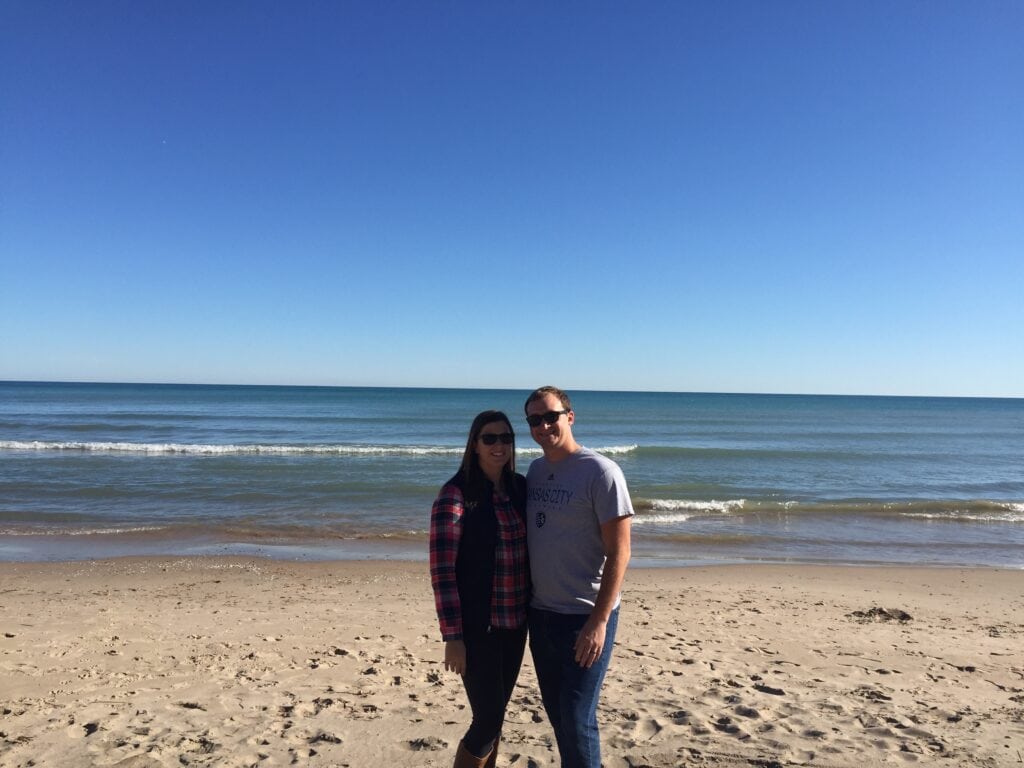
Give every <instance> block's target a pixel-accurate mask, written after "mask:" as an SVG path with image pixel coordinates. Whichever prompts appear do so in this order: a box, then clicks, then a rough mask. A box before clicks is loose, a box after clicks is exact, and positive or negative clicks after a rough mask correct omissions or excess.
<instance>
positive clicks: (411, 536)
mask: <svg viewBox="0 0 1024 768" xmlns="http://www.w3.org/2000/svg"><path fill="white" fill-rule="evenodd" d="M570 394H572V395H573V405H574V408H575V411H576V415H577V421H576V426H575V434H576V437H577V439H578V440H579V441H580V442H581V443H583V444H584V445H587V446H588V447H591V448H594V449H596V450H599V451H602V452H604V453H606V454H607V455H609V456H610V457H611V458H613V459H614V460H616V461H617V462H619V464H620V465H621V466H622V468H623V471H624V472H625V474H626V478H627V480H628V482H629V486H630V492H631V495H632V497H633V501H634V505H635V506H636V509H637V512H638V516H637V519H636V525H635V527H634V552H635V557H636V559H637V561H638V562H640V563H646V564H651V565H657V564H677V563H692V562H737V561H739V562H747V561H797V562H844V563H908V564H942V565H984V566H996V567H1011V568H1022V567H1024V400H1012V399H966V398H965V399H960V398H902V397H901V398H889V397H833V396H796V395H793V396H779V395H724V394H686V393H634V392H573V393H570ZM526 395H527V392H526V391H520V390H451V389H387V388H326V387H234V386H181V385H121V384H57V383H19V382H7V383H2V382H0V559H7V560H12V559H79V558H89V557H98V556H108V555H125V554H154V553H181V554H191V553H197V552H211V553H247V554H249V553H253V554H263V555H267V556H274V557H289V558H291V557H297V558H332V557H370V556H373V557H401V558H417V559H421V558H423V557H424V556H425V546H426V539H425V533H426V527H427V520H428V514H429V508H430V503H431V501H432V499H433V497H434V494H435V493H436V491H437V488H438V487H439V485H440V484H441V483H442V482H443V481H444V480H445V479H446V478H447V477H449V476H450V475H451V474H452V473H453V472H454V471H455V469H456V467H457V465H458V461H459V457H460V455H461V452H462V449H463V446H464V444H465V431H466V429H467V428H468V425H469V422H470V420H471V419H472V417H473V415H474V414H475V413H476V412H477V411H480V410H483V409H485V408H501V409H503V410H505V411H506V412H507V413H508V414H509V415H510V416H511V417H512V419H513V424H514V426H515V428H516V431H517V434H518V444H517V457H518V461H519V462H520V469H522V470H525V468H526V465H527V464H528V462H529V461H530V460H531V459H532V458H534V457H535V456H537V455H539V451H538V450H537V449H536V447H535V446H534V445H533V443H532V441H531V440H530V437H529V432H528V430H527V429H526V425H525V423H524V422H523V420H522V417H521V413H522V403H523V400H524V399H525V397H526Z"/></svg>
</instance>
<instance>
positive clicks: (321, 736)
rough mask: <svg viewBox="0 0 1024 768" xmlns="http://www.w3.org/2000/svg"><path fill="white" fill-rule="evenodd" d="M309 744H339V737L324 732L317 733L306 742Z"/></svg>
mask: <svg viewBox="0 0 1024 768" xmlns="http://www.w3.org/2000/svg"><path fill="white" fill-rule="evenodd" d="M306 741H307V742H308V743H310V744H319V743H320V742H327V743H328V744H341V737H340V736H335V735H334V734H333V733H327V732H326V731H317V732H316V733H314V734H313V735H312V736H310V737H309V738H308V739H307V740H306Z"/></svg>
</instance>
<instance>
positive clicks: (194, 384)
mask: <svg viewBox="0 0 1024 768" xmlns="http://www.w3.org/2000/svg"><path fill="white" fill-rule="evenodd" d="M0 384H66V385H96V386H151V387H225V388H228V387H233V388H242V387H252V388H256V387H261V388H279V389H289V388H291V389H420V390H432V389H434V390H451V391H457V390H470V391H474V390H478V391H495V392H511V391H517V390H522V391H526V392H532V391H533V390H534V389H536V387H485V386H467V387H455V386H439V385H434V386H428V385H411V384H267V383H261V384H238V383H224V382H182V381H102V380H82V379H52V380H48V379H0ZM541 386H544V385H541ZM562 389H565V390H566V391H567V392H570V393H573V392H606V393H623V394H652V395H736V396H747V397H865V398H867V397H877V398H920V399H934V400H1020V399H1024V395H920V394H918V395H907V394H878V393H876V394H864V393H855V392H854V393H851V392H753V391H738V390H737V391H711V390H674V389H614V388H611V389H602V388H586V387H562Z"/></svg>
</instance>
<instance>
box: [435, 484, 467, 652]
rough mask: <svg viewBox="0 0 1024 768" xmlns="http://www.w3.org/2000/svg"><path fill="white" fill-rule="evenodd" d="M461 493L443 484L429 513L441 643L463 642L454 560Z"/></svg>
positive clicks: (459, 525)
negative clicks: (442, 641) (450, 641)
mask: <svg viewBox="0 0 1024 768" xmlns="http://www.w3.org/2000/svg"><path fill="white" fill-rule="evenodd" d="M462 511H463V504H462V491H461V490H460V489H459V488H457V487H455V486H454V485H446V486H445V487H444V488H442V489H441V492H440V493H439V494H438V495H437V499H435V500H434V506H433V508H432V509H431V511H430V584H431V586H432V587H433V588H434V605H435V606H436V608H437V618H438V621H439V622H440V624H441V638H442V639H443V640H446V641H447V640H461V639H462V606H461V605H460V603H459V585H458V582H457V580H456V575H455V561H456V559H457V557H458V554H459V539H460V537H461V535H462Z"/></svg>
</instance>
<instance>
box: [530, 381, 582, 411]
mask: <svg viewBox="0 0 1024 768" xmlns="http://www.w3.org/2000/svg"><path fill="white" fill-rule="evenodd" d="M547 395H554V396H555V397H557V398H558V402H560V403H561V404H562V408H563V409H564V410H566V411H571V410H572V403H570V402H569V396H568V395H567V394H565V392H563V391H562V390H560V389H559V388H558V387H538V388H537V389H535V390H533V392H531V393H530V396H529V397H528V398H526V402H525V403H524V404H523V410H524V411H525V410H526V409H527V408H529V407H530V403H532V402H533V401H534V400H542V399H543V398H544V397H545V396H547Z"/></svg>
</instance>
